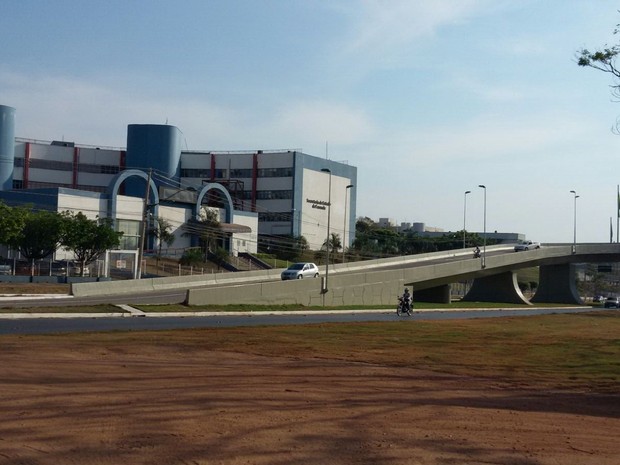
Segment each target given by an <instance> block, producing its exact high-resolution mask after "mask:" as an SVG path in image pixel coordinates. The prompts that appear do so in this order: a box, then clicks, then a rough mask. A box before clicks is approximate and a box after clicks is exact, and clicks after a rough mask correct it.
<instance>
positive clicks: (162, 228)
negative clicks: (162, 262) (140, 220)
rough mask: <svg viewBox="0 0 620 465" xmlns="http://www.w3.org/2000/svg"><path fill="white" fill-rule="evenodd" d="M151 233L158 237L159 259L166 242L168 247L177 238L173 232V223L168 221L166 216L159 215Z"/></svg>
mask: <svg viewBox="0 0 620 465" xmlns="http://www.w3.org/2000/svg"><path fill="white" fill-rule="evenodd" d="M150 233H151V234H152V235H153V236H155V237H156V238H157V241H158V252H157V259H158V260H159V257H161V249H162V246H163V245H164V243H165V244H166V245H167V246H168V247H170V246H171V245H172V244H173V242H174V240H175V239H176V236H175V235H174V233H173V232H172V225H171V224H170V222H168V220H166V219H165V218H162V217H159V216H158V217H157V218H155V222H154V223H153V225H152V227H151V230H150Z"/></svg>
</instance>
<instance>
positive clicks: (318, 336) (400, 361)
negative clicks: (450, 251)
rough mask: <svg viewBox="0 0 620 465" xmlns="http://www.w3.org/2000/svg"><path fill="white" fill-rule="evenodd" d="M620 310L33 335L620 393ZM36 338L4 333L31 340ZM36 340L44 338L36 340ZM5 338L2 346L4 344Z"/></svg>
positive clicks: (24, 341)
mask: <svg viewBox="0 0 620 465" xmlns="http://www.w3.org/2000/svg"><path fill="white" fill-rule="evenodd" d="M619 335H620V312H617V311H610V312H600V313H584V314H556V315H544V316H537V317H507V318H490V319H473V320H447V321H417V320H402V321H399V322H393V323H357V324H342V323H333V324H316V325H300V326H269V327H252V328H247V327H240V328H219V329H200V330H179V331H151V332H114V333H100V334H73V335H62V336H38V338H43V339H45V340H46V343H49V342H50V341H53V343H54V344H60V345H61V346H64V345H65V344H69V345H72V346H74V347H75V348H76V350H78V351H79V348H80V346H84V347H87V346H101V347H114V346H116V345H119V346H125V347H127V346H131V345H132V344H135V345H136V346H138V345H139V346H143V347H153V348H157V347H160V348H172V349H174V350H175V351H178V352H179V353H180V354H182V353H184V352H186V351H187V352H192V351H194V350H214V351H232V352H240V353H249V354H256V355H267V356H285V357H293V358H295V357H299V358H308V357H314V358H325V359H337V360H347V361H354V362H361V363H373V364H380V365H387V366H402V367H412V368H421V369H429V370H433V371H438V372H443V373H453V374H460V375H473V376H479V377H489V378H495V379H502V380H505V381H509V382H512V383H515V384H517V385H520V384H524V385H525V384H526V385H536V386H541V387H544V388H571V389H586V390H592V391H599V392H610V391H616V390H617V386H618V382H619V381H620V336H619ZM36 340H37V337H34V336H27V337H24V336H20V337H19V338H18V337H9V336H7V337H3V338H2V339H0V342H2V346H3V348H4V350H7V349H8V348H9V346H10V344H11V343H16V344H31V343H32V344H33V347H34V346H36V344H35V341H36ZM38 340H41V339H38ZM11 341H13V342H11ZM7 344H8V345H7Z"/></svg>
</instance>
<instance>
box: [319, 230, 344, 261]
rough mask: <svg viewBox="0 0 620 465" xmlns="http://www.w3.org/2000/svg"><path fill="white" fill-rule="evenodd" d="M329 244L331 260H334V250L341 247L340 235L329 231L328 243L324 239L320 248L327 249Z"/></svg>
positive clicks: (336, 250)
mask: <svg viewBox="0 0 620 465" xmlns="http://www.w3.org/2000/svg"><path fill="white" fill-rule="evenodd" d="M328 246H329V253H330V255H331V256H332V261H333V260H334V257H333V254H334V253H335V252H338V250H340V249H341V248H342V242H341V241H340V236H339V235H338V234H336V233H331V234H330V235H329V244H328V241H327V239H325V241H323V246H322V247H321V250H327V247H328Z"/></svg>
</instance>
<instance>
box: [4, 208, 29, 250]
mask: <svg viewBox="0 0 620 465" xmlns="http://www.w3.org/2000/svg"><path fill="white" fill-rule="evenodd" d="M28 212H29V210H27V209H26V208H24V207H9V206H8V205H6V204H5V203H4V202H2V201H0V244H3V245H6V246H8V247H12V248H18V247H19V238H20V237H21V231H22V229H23V228H24V224H25V221H26V215H27V214H28Z"/></svg>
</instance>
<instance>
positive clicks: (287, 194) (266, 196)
mask: <svg viewBox="0 0 620 465" xmlns="http://www.w3.org/2000/svg"><path fill="white" fill-rule="evenodd" d="M256 198H257V199H258V200H282V199H292V198H293V191H291V190H286V191H258V192H257V193H256Z"/></svg>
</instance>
